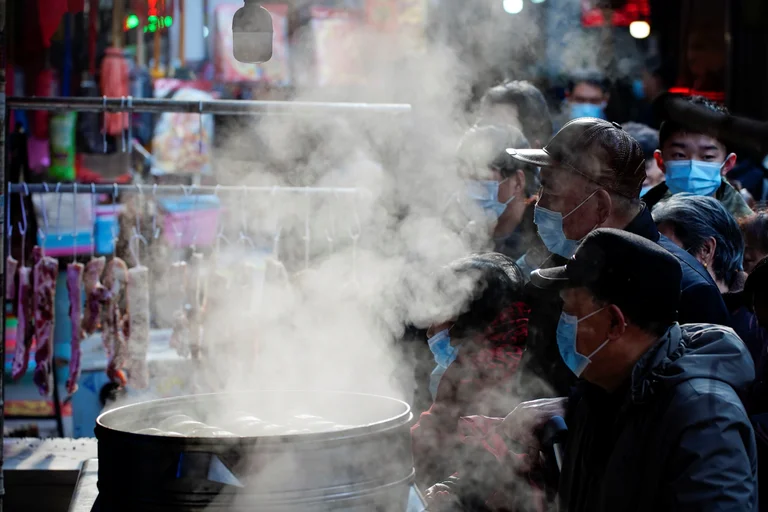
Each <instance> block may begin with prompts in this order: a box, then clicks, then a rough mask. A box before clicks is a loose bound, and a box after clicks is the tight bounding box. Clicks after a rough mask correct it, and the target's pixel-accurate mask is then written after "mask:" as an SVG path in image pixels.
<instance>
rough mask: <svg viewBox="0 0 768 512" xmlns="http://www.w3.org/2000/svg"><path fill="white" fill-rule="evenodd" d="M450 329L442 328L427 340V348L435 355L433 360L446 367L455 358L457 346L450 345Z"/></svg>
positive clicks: (457, 351)
mask: <svg viewBox="0 0 768 512" xmlns="http://www.w3.org/2000/svg"><path fill="white" fill-rule="evenodd" d="M449 331H450V329H443V330H442V331H440V332H438V333H437V334H435V335H434V336H432V337H431V338H429V339H428V340H427V344H429V350H431V351H432V354H433V355H434V356H435V362H436V363H437V364H438V365H440V366H442V367H445V368H448V367H449V366H450V365H451V363H452V362H454V361H455V360H456V356H457V355H458V354H459V348H458V347H454V346H453V345H451V336H450V333H449Z"/></svg>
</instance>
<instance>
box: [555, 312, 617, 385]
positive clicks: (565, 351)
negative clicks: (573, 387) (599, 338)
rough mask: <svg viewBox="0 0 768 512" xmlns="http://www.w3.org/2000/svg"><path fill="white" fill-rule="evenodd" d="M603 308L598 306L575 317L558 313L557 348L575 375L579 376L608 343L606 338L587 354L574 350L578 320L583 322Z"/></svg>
mask: <svg viewBox="0 0 768 512" xmlns="http://www.w3.org/2000/svg"><path fill="white" fill-rule="evenodd" d="M604 309H605V308H600V309H598V310H597V311H594V312H592V313H590V314H588V315H587V316H585V317H582V318H576V317H575V316H573V315H569V314H568V313H566V312H562V313H560V321H559V322H558V324H557V348H558V349H559V350H560V357H562V358H563V361H564V362H565V364H566V366H568V368H570V370H571V371H572V372H573V373H574V374H575V375H576V376H577V377H581V374H582V373H584V370H585V369H586V368H587V366H588V365H589V363H591V362H592V358H593V357H594V356H595V354H597V353H598V352H600V351H601V350H602V349H603V347H605V346H606V345H607V344H608V340H605V341H604V342H603V343H602V344H601V345H600V346H599V347H597V348H596V349H595V350H594V351H592V353H591V354H589V355H588V356H585V355H582V354H579V351H578V350H576V335H577V333H578V326H579V322H583V321H584V320H586V319H587V318H590V317H592V316H594V315H596V314H598V313H599V312H601V311H602V310H604Z"/></svg>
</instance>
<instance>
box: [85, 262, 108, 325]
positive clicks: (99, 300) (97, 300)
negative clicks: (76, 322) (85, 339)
mask: <svg viewBox="0 0 768 512" xmlns="http://www.w3.org/2000/svg"><path fill="white" fill-rule="evenodd" d="M106 266H107V259H106V258H105V257H103V256H102V257H100V258H93V259H91V261H89V262H88V264H87V265H86V266H85V274H84V276H83V284H84V285H85V311H84V312H83V322H82V327H83V334H84V335H85V336H90V335H91V334H93V333H94V332H95V331H96V329H98V328H99V322H100V320H101V307H102V306H103V305H104V303H105V302H106V300H107V289H106V288H105V287H104V285H103V284H101V282H100V281H99V280H100V279H101V273H102V272H104V268H105V267H106Z"/></svg>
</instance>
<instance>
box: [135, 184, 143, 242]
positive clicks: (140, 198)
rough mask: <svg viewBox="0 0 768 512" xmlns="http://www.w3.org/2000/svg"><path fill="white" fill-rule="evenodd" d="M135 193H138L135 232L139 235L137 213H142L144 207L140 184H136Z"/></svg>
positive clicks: (139, 228)
mask: <svg viewBox="0 0 768 512" xmlns="http://www.w3.org/2000/svg"><path fill="white" fill-rule="evenodd" d="M136 191H137V192H138V196H139V197H138V198H139V205H138V207H137V208H136V230H137V231H138V232H139V233H141V223H140V222H139V213H141V212H142V211H143V206H144V190H142V188H141V183H137V184H136Z"/></svg>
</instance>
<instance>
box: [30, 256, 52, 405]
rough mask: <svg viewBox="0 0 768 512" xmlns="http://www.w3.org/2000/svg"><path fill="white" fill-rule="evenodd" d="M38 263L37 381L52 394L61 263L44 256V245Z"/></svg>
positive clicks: (34, 276) (35, 279)
mask: <svg viewBox="0 0 768 512" xmlns="http://www.w3.org/2000/svg"><path fill="white" fill-rule="evenodd" d="M32 255H33V259H34V261H35V266H34V267H33V271H32V281H33V286H34V305H33V307H34V319H35V339H36V340H37V345H36V349H35V362H36V363H37V366H36V367H35V373H34V375H33V381H34V382H35V384H36V385H37V388H38V390H39V391H40V394H41V395H43V396H50V395H51V393H52V391H53V385H54V382H53V364H54V361H53V322H54V300H55V297H56V278H57V277H58V275H59V262H58V261H56V260H55V259H54V258H51V257H48V256H44V255H43V251H42V249H41V248H40V247H35V248H34V249H33V250H32Z"/></svg>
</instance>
